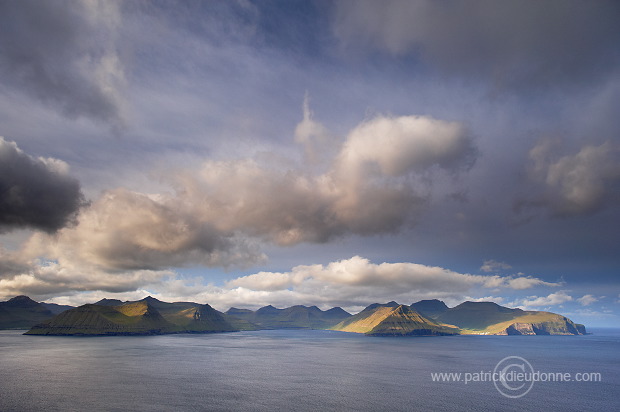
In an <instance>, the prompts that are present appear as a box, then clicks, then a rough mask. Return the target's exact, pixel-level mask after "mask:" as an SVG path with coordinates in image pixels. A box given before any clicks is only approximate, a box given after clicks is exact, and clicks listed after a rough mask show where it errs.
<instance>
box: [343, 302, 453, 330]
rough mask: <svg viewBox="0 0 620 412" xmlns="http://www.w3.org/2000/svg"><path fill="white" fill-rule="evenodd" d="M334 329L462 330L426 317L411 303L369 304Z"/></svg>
mask: <svg viewBox="0 0 620 412" xmlns="http://www.w3.org/2000/svg"><path fill="white" fill-rule="evenodd" d="M331 329H332V330H339V331H343V332H356V333H365V334H366V335H370V336H429V335H456V334H458V333H459V330H458V328H454V327H450V326H447V325H442V324H440V323H438V322H436V321H434V320H432V319H429V318H426V317H424V316H422V315H421V314H420V313H418V312H416V311H415V310H413V309H411V308H410V307H409V306H405V305H398V306H396V307H394V306H393V305H392V302H390V303H388V304H386V305H380V304H373V305H370V306H368V307H367V308H366V309H364V310H363V311H361V312H360V313H358V314H357V315H354V316H352V317H350V318H349V319H346V320H344V321H343V322H340V323H339V324H337V325H336V326H334V327H332V328H331Z"/></svg>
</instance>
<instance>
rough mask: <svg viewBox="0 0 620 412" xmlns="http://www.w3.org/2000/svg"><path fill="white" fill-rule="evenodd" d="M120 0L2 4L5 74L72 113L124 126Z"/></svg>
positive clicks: (12, 83) (0, 44)
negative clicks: (118, 42) (119, 32)
mask: <svg viewBox="0 0 620 412" xmlns="http://www.w3.org/2000/svg"><path fill="white" fill-rule="evenodd" d="M120 25H121V10H120V3H119V2H117V1H114V0H113V1H107V0H106V1H100V0H92V1H88V0H78V1H56V2H51V3H50V2H39V1H31V0H23V1H15V2H13V1H8V2H2V6H1V8H0V73H1V74H2V79H3V83H4V85H5V86H9V87H15V88H16V89H17V90H19V91H24V92H27V93H29V94H30V95H32V96H35V97H36V98H38V99H40V100H41V101H43V102H45V103H46V104H47V105H49V106H50V107H52V108H57V109H59V110H60V111H61V112H62V113H63V114H64V115H66V116H69V117H81V116H84V117H88V118H91V119H95V120H99V121H104V122H108V123H110V124H111V125H112V126H113V127H122V126H123V124H124V123H125V120H126V119H125V116H126V113H125V107H124V106H125V102H124V99H123V97H122V92H121V91H122V88H123V86H124V84H125V70H124V66H123V64H122V62H121V57H120V54H119V51H118V49H117V44H116V42H117V31H118V27H119V26H120Z"/></svg>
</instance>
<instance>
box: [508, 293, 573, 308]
mask: <svg viewBox="0 0 620 412" xmlns="http://www.w3.org/2000/svg"><path fill="white" fill-rule="evenodd" d="M573 300H574V299H573V297H572V296H570V295H569V294H567V293H566V291H564V290H560V291H558V292H555V293H550V294H549V295H547V296H530V297H528V298H526V299H522V300H518V301H515V302H513V303H512V304H513V305H517V306H519V307H521V308H523V309H528V308H539V307H541V306H553V305H561V304H562V303H566V302H571V301H573Z"/></svg>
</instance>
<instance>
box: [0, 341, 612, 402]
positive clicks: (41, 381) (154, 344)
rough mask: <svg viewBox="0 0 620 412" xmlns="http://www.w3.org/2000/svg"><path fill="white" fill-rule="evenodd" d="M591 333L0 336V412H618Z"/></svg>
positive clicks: (601, 351) (606, 366) (608, 371)
mask: <svg viewBox="0 0 620 412" xmlns="http://www.w3.org/2000/svg"><path fill="white" fill-rule="evenodd" d="M592 332H593V334H591V335H587V336H445V337H410V338H395V337H367V336H363V335H358V334H353V333H346V332H336V331H320V330H271V331H269V330H267V331H252V332H235V333H222V334H204V335H198V334H196V335H191V334H183V335H163V336H144V337H129V336H127V337H125V336H118V337H48V336H23V335H21V333H22V332H20V331H0V411H200V410H204V411H339V412H340V411H416V410H420V411H435V410H436V411H454V410H459V411H486V410H502V411H530V410H531V411H534V410H535V411H540V410H546V411H587V410H595V411H614V410H615V411H618V410H620V330H616V329H596V330H593V331H592ZM507 357H513V358H509V359H508V360H504V359H505V358H507ZM514 357H517V358H514ZM502 360H503V363H501V362H502ZM506 365H507V366H506ZM524 365H525V366H524ZM530 365H531V368H532V369H527V368H530ZM496 367H497V368H496ZM528 370H530V371H533V372H538V375H536V379H537V380H538V381H536V382H532V379H529V380H528V381H527V382H525V383H524V381H523V380H517V381H506V380H505V379H507V378H506V376H507V375H505V374H504V381H498V380H497V379H496V380H495V382H494V381H493V380H492V378H491V377H492V376H493V375H492V374H493V373H494V371H500V372H501V371H504V372H510V373H512V375H513V378H515V377H516V378H518V376H517V375H515V372H523V371H525V372H527V371H528ZM450 374H452V375H450ZM498 376H499V375H496V378H497V377H498ZM523 376H525V377H526V379H527V374H526V375H523ZM523 376H522V378H523ZM530 376H534V375H533V374H530ZM442 377H443V378H444V380H442ZM552 377H554V378H555V379H559V378H560V377H562V379H564V378H570V380H568V379H565V380H563V381H559V380H556V381H549V379H551V378H552ZM449 378H451V380H450V381H448V380H449ZM457 379H461V380H460V381H455V380H457ZM464 379H468V382H467V383H465V381H464ZM543 380H544V381H543ZM584 380H586V381H584Z"/></svg>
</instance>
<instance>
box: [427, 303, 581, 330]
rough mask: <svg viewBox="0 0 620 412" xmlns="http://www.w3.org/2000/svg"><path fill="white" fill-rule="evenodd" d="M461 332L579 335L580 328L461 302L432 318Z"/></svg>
mask: <svg viewBox="0 0 620 412" xmlns="http://www.w3.org/2000/svg"><path fill="white" fill-rule="evenodd" d="M436 319H437V320H438V321H440V322H444V323H447V324H452V325H455V326H458V327H459V328H461V329H462V331H461V333H464V334H489V335H583V334H585V333H586V330H585V327H584V326H583V325H579V324H575V323H573V321H571V320H570V319H568V318H566V317H564V316H562V315H558V314H556V313H551V312H539V311H524V310H522V309H511V308H507V307H504V306H500V305H498V304H496V303H493V302H464V303H461V304H460V305H458V306H455V307H453V308H451V309H448V310H447V311H445V312H444V313H442V314H441V315H439V316H437V318H436Z"/></svg>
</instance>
